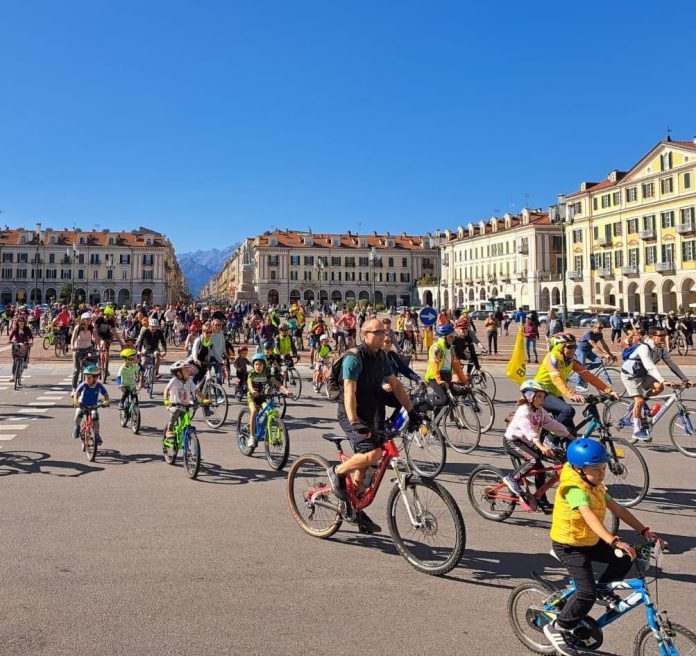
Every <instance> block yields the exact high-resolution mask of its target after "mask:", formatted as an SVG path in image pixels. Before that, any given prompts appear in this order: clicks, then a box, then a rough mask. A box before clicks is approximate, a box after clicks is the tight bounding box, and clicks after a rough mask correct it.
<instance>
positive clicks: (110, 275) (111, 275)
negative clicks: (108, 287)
mask: <svg viewBox="0 0 696 656" xmlns="http://www.w3.org/2000/svg"><path fill="white" fill-rule="evenodd" d="M106 278H107V280H113V279H114V270H113V269H107V270H106Z"/></svg>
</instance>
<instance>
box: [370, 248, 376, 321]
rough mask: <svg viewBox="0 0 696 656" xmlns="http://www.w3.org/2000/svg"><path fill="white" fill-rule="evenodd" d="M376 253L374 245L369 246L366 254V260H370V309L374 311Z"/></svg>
mask: <svg viewBox="0 0 696 656" xmlns="http://www.w3.org/2000/svg"><path fill="white" fill-rule="evenodd" d="M376 255H377V250H376V249H375V247H374V246H372V248H370V255H369V256H368V260H369V262H370V288H371V292H372V293H371V295H370V299H371V301H370V303H371V305H372V309H373V311H374V309H375V256H376Z"/></svg>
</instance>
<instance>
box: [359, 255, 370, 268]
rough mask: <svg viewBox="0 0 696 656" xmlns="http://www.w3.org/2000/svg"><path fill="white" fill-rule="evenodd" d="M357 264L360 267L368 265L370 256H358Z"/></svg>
mask: <svg viewBox="0 0 696 656" xmlns="http://www.w3.org/2000/svg"><path fill="white" fill-rule="evenodd" d="M358 265H359V266H361V267H368V266H370V258H369V257H359V258H358Z"/></svg>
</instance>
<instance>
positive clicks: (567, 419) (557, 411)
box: [543, 394, 575, 436]
mask: <svg viewBox="0 0 696 656" xmlns="http://www.w3.org/2000/svg"><path fill="white" fill-rule="evenodd" d="M543 408H544V410H546V411H547V412H550V413H551V414H552V415H553V417H554V419H556V420H557V421H559V422H561V423H562V424H563V425H564V426H565V427H566V428H567V429H568V430H569V431H570V434H571V435H573V436H575V423H574V422H573V417H574V416H575V408H573V406H571V405H568V404H567V403H566V401H565V399H562V398H561V397H560V396H554V395H553V394H547V395H546V398H545V399H544V406H543Z"/></svg>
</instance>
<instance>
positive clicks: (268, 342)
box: [263, 339, 275, 349]
mask: <svg viewBox="0 0 696 656" xmlns="http://www.w3.org/2000/svg"><path fill="white" fill-rule="evenodd" d="M263 348H264V349H272V348H275V344H274V343H273V340H270V339H267V340H266V341H265V342H264V343H263Z"/></svg>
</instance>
